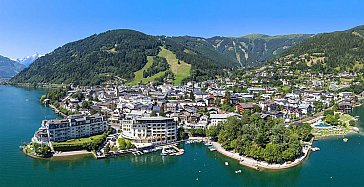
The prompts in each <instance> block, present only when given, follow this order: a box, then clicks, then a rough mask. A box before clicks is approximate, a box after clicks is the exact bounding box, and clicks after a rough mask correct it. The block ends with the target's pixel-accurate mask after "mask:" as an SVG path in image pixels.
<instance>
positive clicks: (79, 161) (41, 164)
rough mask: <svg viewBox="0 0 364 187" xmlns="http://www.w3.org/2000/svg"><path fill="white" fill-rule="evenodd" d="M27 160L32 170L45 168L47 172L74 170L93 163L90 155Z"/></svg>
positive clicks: (93, 159)
mask: <svg viewBox="0 0 364 187" xmlns="http://www.w3.org/2000/svg"><path fill="white" fill-rule="evenodd" d="M29 159H32V166H33V168H45V169H46V170H47V171H49V172H54V171H57V170H62V169H67V170H74V169H75V168H77V167H85V166H87V165H90V164H91V163H92V162H93V161H95V158H94V157H93V156H92V155H75V156H67V157H58V158H52V159H35V158H29Z"/></svg>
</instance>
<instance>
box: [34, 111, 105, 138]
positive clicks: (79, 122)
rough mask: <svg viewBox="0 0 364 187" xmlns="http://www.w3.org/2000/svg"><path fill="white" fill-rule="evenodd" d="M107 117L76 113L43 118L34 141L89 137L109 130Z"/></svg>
mask: <svg viewBox="0 0 364 187" xmlns="http://www.w3.org/2000/svg"><path fill="white" fill-rule="evenodd" d="M108 127H109V125H108V123H107V119H106V117H104V116H100V115H98V114H96V115H92V116H83V115H74V116H69V117H68V118H66V119H60V120H58V119H56V120H43V121H42V126H41V127H40V128H39V130H38V131H36V132H35V133H34V137H33V138H32V141H33V142H38V143H49V142H61V141H66V140H69V139H74V138H81V137H88V136H91V135H95V134H100V133H103V132H105V131H107V130H108Z"/></svg>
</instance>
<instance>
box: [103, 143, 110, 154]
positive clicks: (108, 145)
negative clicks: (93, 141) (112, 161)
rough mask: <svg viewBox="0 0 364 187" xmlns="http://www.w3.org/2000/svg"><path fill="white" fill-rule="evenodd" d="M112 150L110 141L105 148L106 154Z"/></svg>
mask: <svg viewBox="0 0 364 187" xmlns="http://www.w3.org/2000/svg"><path fill="white" fill-rule="evenodd" d="M109 152H110V143H107V144H106V146H105V149H104V154H108V153H109Z"/></svg>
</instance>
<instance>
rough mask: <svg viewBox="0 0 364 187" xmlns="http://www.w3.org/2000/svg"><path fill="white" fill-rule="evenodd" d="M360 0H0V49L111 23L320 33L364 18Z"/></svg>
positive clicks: (11, 52)
mask: <svg viewBox="0 0 364 187" xmlns="http://www.w3.org/2000/svg"><path fill="white" fill-rule="evenodd" d="M363 8H364V1H361V0H345V1H344V0H326V1H324V0H321V1H320V0H304V1H303V0H299V1H295V0H276V1H274V0H266V1H264V0H254V1H244V0H240V1H239V0H222V1H217V0H216V1H214V0H180V1H179V0H174V1H173V0H150V1H147V0H130V1H127V0H125V1H123V0H114V1H111V0H103V1H101V0H99V1H96V0H23V1H20V0H0V25H1V28H0V55H4V56H8V57H10V58H19V57H24V56H27V55H31V54H33V53H35V52H39V53H41V54H44V53H48V52H51V51H52V50H54V49H55V48H57V47H59V46H62V45H64V44H66V43H68V42H71V41H75V40H78V39H81V38H84V37H87V36H89V35H91V34H95V33H100V32H104V31H106V30H110V29H122V28H128V29H135V30H139V31H142V32H144V33H147V34H152V35H162V34H163V35H168V36H177V35H192V36H203V37H211V36H216V35H220V36H242V35H246V34H249V33H263V34H269V35H278V34H291V33H320V32H331V31H336V30H344V29H349V28H351V27H354V26H357V25H362V24H364V11H363Z"/></svg>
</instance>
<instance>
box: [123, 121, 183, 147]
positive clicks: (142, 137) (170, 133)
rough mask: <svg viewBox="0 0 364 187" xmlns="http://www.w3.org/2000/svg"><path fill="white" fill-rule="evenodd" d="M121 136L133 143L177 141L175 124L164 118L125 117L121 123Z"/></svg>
mask: <svg viewBox="0 0 364 187" xmlns="http://www.w3.org/2000/svg"><path fill="white" fill-rule="evenodd" d="M121 128H122V136H123V137H124V138H126V139H129V140H133V142H135V143H153V144H159V143H166V142H173V141H176V139H177V123H176V121H174V120H173V118H165V117H141V118H134V117H126V119H124V120H123V121H122V122H121Z"/></svg>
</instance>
